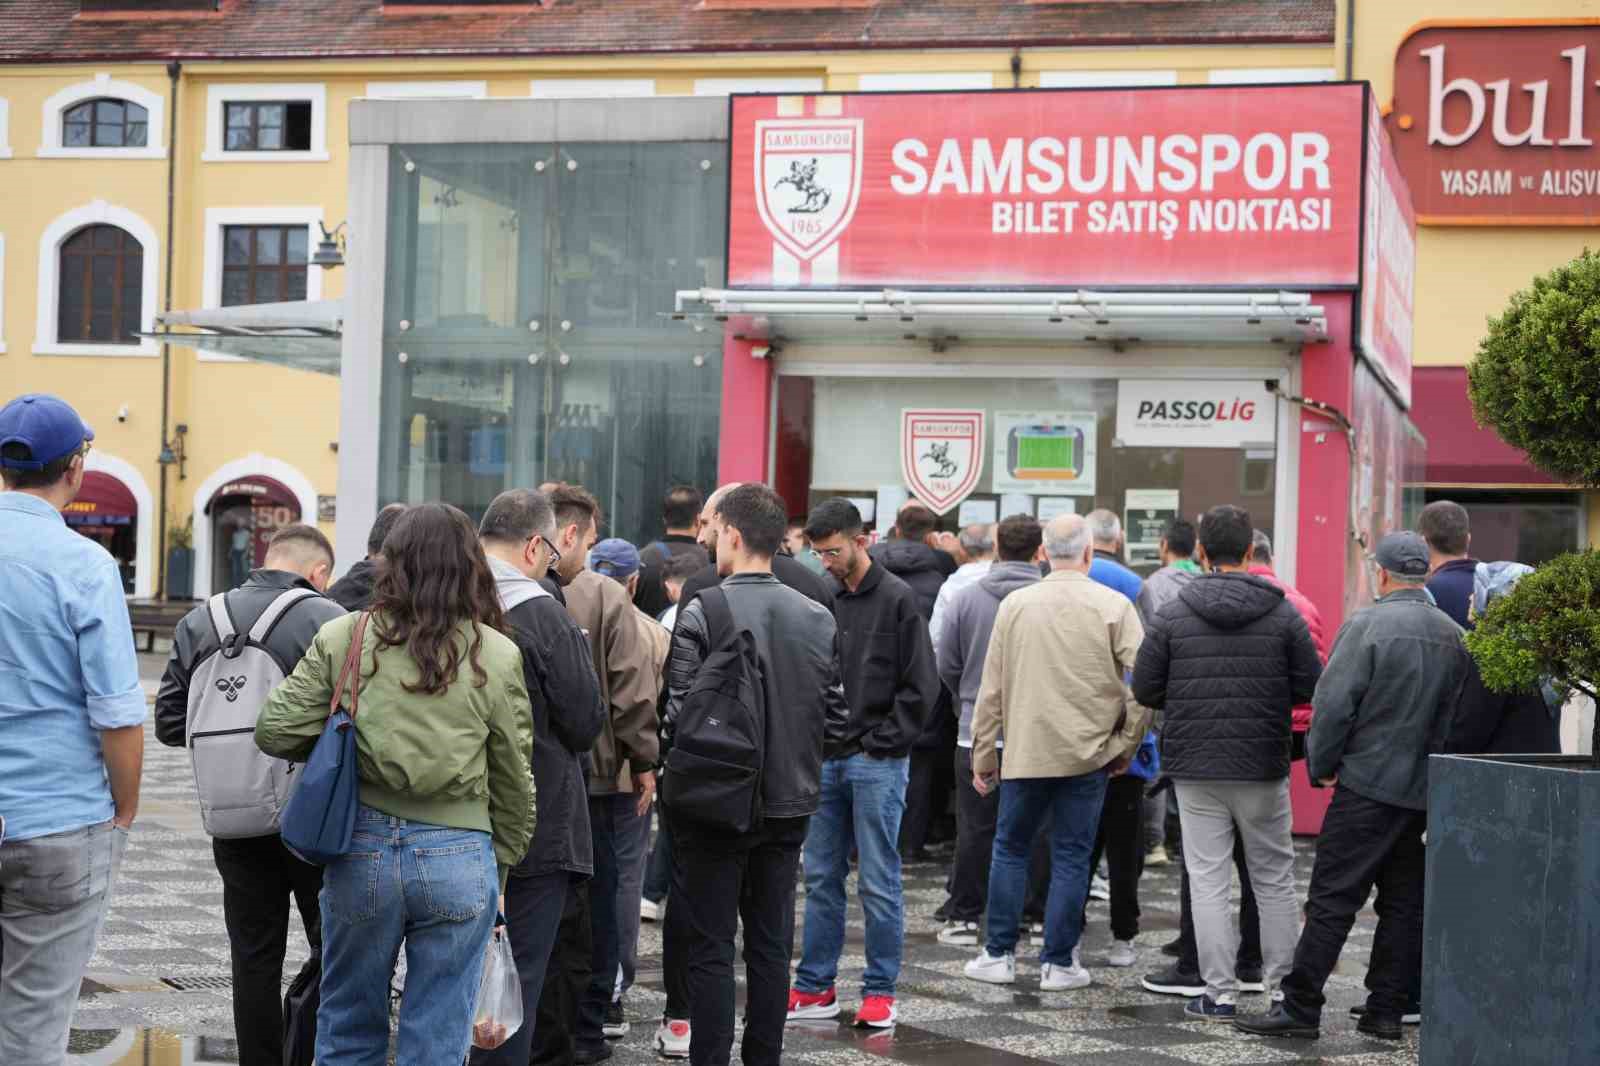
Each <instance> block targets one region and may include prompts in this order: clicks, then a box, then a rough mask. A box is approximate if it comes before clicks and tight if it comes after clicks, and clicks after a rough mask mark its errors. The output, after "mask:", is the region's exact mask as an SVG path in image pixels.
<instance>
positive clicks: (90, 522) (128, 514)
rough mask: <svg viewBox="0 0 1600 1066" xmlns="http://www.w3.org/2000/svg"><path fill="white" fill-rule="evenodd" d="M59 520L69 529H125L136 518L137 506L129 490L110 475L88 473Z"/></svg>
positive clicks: (91, 471)
mask: <svg viewBox="0 0 1600 1066" xmlns="http://www.w3.org/2000/svg"><path fill="white" fill-rule="evenodd" d="M62 517H63V518H64V519H66V522H67V525H69V526H127V525H132V524H133V522H134V519H136V518H138V517H139V504H138V502H137V501H136V500H135V499H134V498H133V493H132V492H130V491H129V490H128V486H126V485H124V484H123V483H122V482H120V481H118V480H117V479H116V478H114V477H112V476H111V475H110V474H105V473H101V472H100V471H98V470H90V471H89V472H88V473H86V474H84V475H83V487H82V488H81V489H79V490H78V495H77V497H76V498H75V499H74V500H73V501H72V502H71V503H69V504H67V508H66V510H65V511H64V512H62Z"/></svg>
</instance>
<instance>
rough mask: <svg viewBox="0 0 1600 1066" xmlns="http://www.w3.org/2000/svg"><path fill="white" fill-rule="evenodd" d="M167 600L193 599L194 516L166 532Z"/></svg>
mask: <svg viewBox="0 0 1600 1066" xmlns="http://www.w3.org/2000/svg"><path fill="white" fill-rule="evenodd" d="M167 599H169V600H191V599H194V515H190V516H189V517H188V518H185V519H184V520H183V522H182V523H181V524H178V523H174V524H173V526H172V528H170V529H168V530H167Z"/></svg>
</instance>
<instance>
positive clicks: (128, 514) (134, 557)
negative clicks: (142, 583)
mask: <svg viewBox="0 0 1600 1066" xmlns="http://www.w3.org/2000/svg"><path fill="white" fill-rule="evenodd" d="M62 517H63V518H64V519H66V522H67V525H69V526H71V527H72V528H73V529H75V530H77V531H78V532H79V533H81V534H83V535H84V536H86V537H88V538H89V539H90V540H93V541H96V542H97V543H99V545H100V546H101V547H102V548H104V549H105V550H106V551H108V552H110V553H111V557H112V558H113V559H115V560H116V561H117V569H118V571H120V572H121V574H122V590H123V591H124V592H126V593H128V594H130V595H131V594H132V593H133V591H134V587H135V586H134V580H135V575H136V573H137V570H138V560H139V501H138V500H136V499H135V498H134V495H133V491H132V490H131V489H129V488H128V486H126V485H124V484H123V483H122V482H121V481H119V480H117V479H116V478H115V477H112V476H111V475H110V474H107V473H104V472H102V471H99V470H90V471H87V472H86V473H85V474H84V475H83V488H81V489H79V490H78V495H77V497H76V498H75V499H74V500H73V501H72V502H71V503H69V504H67V509H66V510H65V511H64V512H63V513H62Z"/></svg>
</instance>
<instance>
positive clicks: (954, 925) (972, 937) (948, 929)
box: [939, 922, 978, 948]
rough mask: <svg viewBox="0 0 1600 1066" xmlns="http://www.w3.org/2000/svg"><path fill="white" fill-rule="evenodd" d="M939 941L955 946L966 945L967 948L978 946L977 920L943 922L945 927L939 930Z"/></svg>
mask: <svg viewBox="0 0 1600 1066" xmlns="http://www.w3.org/2000/svg"><path fill="white" fill-rule="evenodd" d="M939 943H941V944H954V945H956V946H957V947H968V948H972V947H977V946H978V923H977V922H947V923H945V927H944V928H943V929H941V930H939Z"/></svg>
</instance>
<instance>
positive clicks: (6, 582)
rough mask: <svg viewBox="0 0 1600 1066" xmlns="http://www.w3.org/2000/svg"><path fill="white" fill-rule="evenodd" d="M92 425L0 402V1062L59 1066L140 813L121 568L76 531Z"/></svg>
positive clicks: (140, 737) (138, 708)
mask: <svg viewBox="0 0 1600 1066" xmlns="http://www.w3.org/2000/svg"><path fill="white" fill-rule="evenodd" d="M92 440H94V432H93V431H92V430H90V429H89V427H88V426H86V425H84V423H83V420H82V419H81V418H79V417H78V414H77V412H75V411H74V410H73V409H72V408H71V407H69V406H67V404H66V403H65V402H63V401H61V400H59V399H57V398H55V397H54V396H42V395H30V396H20V397H18V398H17V399H15V400H12V401H11V402H10V403H8V404H6V405H5V406H4V407H3V408H0V480H3V481H4V487H5V491H4V492H0V818H4V820H5V833H4V841H3V843H0V1063H8V1064H9V1063H18V1064H21V1063H28V1064H29V1066H58V1064H61V1063H64V1062H66V1053H67V1031H68V1027H69V1026H70V1025H71V1022H72V1010H73V1007H74V1006H75V1005H76V1004H77V1000H78V986H79V983H80V982H81V981H82V979H83V971H84V968H85V967H86V966H87V965H88V963H89V958H90V956H92V955H93V954H94V945H95V939H96V937H97V936H98V935H99V932H100V926H101V924H102V923H103V922H104V920H105V915H106V909H107V905H108V904H109V902H110V898H111V888H112V884H113V882H114V881H115V880H116V875H117V868H118V866H119V865H120V864H121V862H122V854H123V850H124V848H125V847H126V846H127V840H128V830H129V828H130V827H131V826H132V824H133V819H134V815H135V814H136V813H137V811H138V807H139V773H140V768H141V765H142V763H143V760H144V717H145V697H144V692H143V690H142V689H141V688H140V687H139V666H138V660H137V658H136V657H135V655H134V650H133V630H132V628H131V627H130V625H129V622H128V606H127V603H126V602H125V601H124V600H123V598H122V580H121V577H120V576H119V575H118V573H117V564H116V561H115V560H114V559H112V558H111V556H110V555H109V554H107V552H106V550H105V549H104V548H102V547H100V546H99V545H98V544H96V543H94V542H93V541H91V540H89V539H87V538H85V537H81V536H79V535H78V534H76V533H74V532H73V531H72V530H70V529H68V528H67V525H66V523H65V522H64V521H63V520H62V518H61V511H62V510H63V509H64V508H65V507H66V506H67V505H68V504H69V503H71V502H72V500H73V497H75V496H76V495H77V494H78V490H79V489H80V488H81V487H82V485H83V467H84V457H85V456H86V455H87V454H88V451H89V442H90V441H92Z"/></svg>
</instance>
